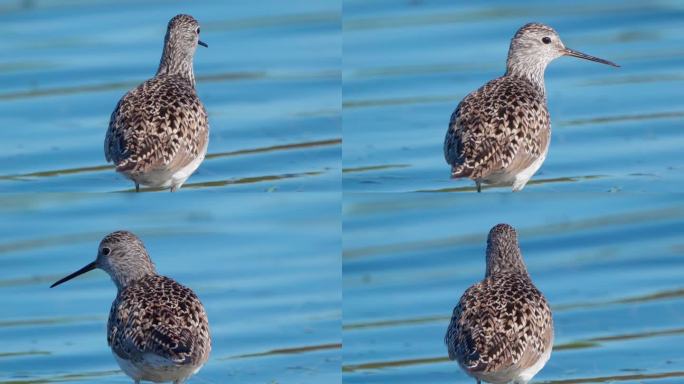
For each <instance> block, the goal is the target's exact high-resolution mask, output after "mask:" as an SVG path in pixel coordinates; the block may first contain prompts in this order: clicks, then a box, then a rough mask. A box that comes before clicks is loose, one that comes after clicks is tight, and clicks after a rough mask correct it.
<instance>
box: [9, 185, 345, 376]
mask: <svg viewBox="0 0 684 384" xmlns="http://www.w3.org/2000/svg"><path fill="white" fill-rule="evenodd" d="M129 196H131V195H71V194H70V195H62V194H49V195H42V194H33V195H28V196H27V197H2V196H0V215H2V217H3V220H0V308H2V311H1V315H0V340H2V343H1V345H0V383H47V382H70V383H71V382H87V383H93V382H101V383H113V382H116V383H127V382H130V380H129V379H128V378H127V377H126V376H125V375H124V374H123V373H121V372H120V371H119V370H118V366H117V364H116V362H115V360H114V358H113V356H112V354H111V352H110V350H109V347H108V346H107V339H106V323H107V316H108V315H109V308H110V306H111V302H112V300H113V299H114V297H115V296H116V288H115V286H114V284H113V283H112V282H111V280H110V279H109V277H108V276H107V275H106V274H105V273H104V272H100V271H95V272H90V273H88V274H86V275H83V276H81V277H79V278H77V279H74V280H72V281H69V282H68V283H65V284H63V285H61V286H59V287H56V288H53V289H50V288H49V286H50V284H51V283H53V282H54V281H56V280H57V279H58V278H60V277H62V276H65V275H66V274H68V273H71V272H73V271H75V270H76V269H78V268H80V267H81V266H83V265H85V264H87V263H88V262H90V261H92V260H94V258H95V256H96V254H97V246H98V243H99V241H100V240H101V238H102V237H103V236H104V235H106V234H107V233H109V232H111V231H113V230H117V229H128V230H131V231H132V232H134V233H136V234H137V235H139V236H140V238H141V239H142V240H143V241H144V242H145V244H146V246H147V248H148V251H149V252H150V256H151V257H152V260H153V261H154V262H155V264H156V266H157V270H158V272H159V273H161V274H163V275H166V276H170V277H172V278H174V279H176V280H178V281H179V282H180V283H182V284H184V285H186V286H188V287H190V288H192V289H193V290H194V291H195V292H196V293H197V295H198V296H199V297H200V299H201V300H202V302H203V303H204V306H205V308H206V311H207V313H208V316H209V323H210V328H211V333H212V337H213V351H212V354H211V357H210V360H209V362H208V363H207V364H206V365H205V367H204V368H203V369H202V371H201V372H200V373H199V375H198V376H197V377H196V378H195V379H193V380H192V382H195V383H229V382H231V383H335V382H339V375H340V373H339V372H340V365H341V359H340V319H341V309H340V308H341V293H340V290H341V283H340V279H341V274H340V259H339V254H340V247H341V244H340V236H339V228H340V224H339V221H340V218H339V214H340V213H339V212H340V205H339V195H338V194H332V193H328V194H302V195H299V194H286V195H262V194H240V195H239V196H240V197H241V198H240V199H235V198H234V196H235V195H234V194H220V195H217V194H209V193H205V192H200V193H199V194H195V195H194V198H193V199H189V198H183V197H182V195H173V194H170V193H169V194H161V195H160V194H156V195H152V194H141V195H133V196H132V197H129ZM179 196H180V198H179Z"/></svg>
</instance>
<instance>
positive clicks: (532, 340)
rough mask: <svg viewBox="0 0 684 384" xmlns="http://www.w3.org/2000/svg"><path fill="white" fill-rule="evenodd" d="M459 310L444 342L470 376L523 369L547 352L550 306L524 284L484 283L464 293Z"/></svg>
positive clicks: (518, 280)
mask: <svg viewBox="0 0 684 384" xmlns="http://www.w3.org/2000/svg"><path fill="white" fill-rule="evenodd" d="M457 309H458V311H457V310H454V317H452V320H451V322H452V325H451V326H450V327H449V329H450V331H449V332H447V337H446V340H447V344H448V345H449V357H450V358H451V359H452V360H458V361H459V363H461V365H462V366H464V367H466V368H467V369H469V370H470V371H473V372H477V371H485V372H506V371H509V370H511V369H515V368H516V367H520V368H527V367H529V366H531V365H533V364H534V363H536V362H537V360H539V358H540V357H541V356H542V355H543V354H544V352H545V351H546V350H547V348H550V347H551V346H550V343H551V342H552V339H553V321H552V319H551V312H550V309H549V307H548V304H547V302H546V300H545V299H544V297H543V295H542V294H541V293H540V292H539V291H538V290H537V289H536V288H534V286H533V285H529V282H525V281H523V280H522V278H519V277H515V276H512V277H511V278H508V279H497V280H493V279H485V280H484V281H483V282H481V283H479V284H476V285H474V286H472V287H471V288H469V289H468V290H467V291H466V292H465V293H464V295H463V296H462V297H461V300H460V302H459V305H458V307H457ZM452 329H453V330H452ZM450 332H451V335H450ZM549 332H550V334H549ZM549 336H550V339H549V338H548V337H549Z"/></svg>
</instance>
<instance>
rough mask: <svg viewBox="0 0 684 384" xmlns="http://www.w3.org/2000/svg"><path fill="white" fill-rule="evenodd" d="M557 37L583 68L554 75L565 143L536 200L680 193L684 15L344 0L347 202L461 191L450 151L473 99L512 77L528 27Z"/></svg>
mask: <svg viewBox="0 0 684 384" xmlns="http://www.w3.org/2000/svg"><path fill="white" fill-rule="evenodd" d="M529 21H539V22H544V23H547V24H549V25H551V26H553V27H554V28H555V29H556V30H557V31H558V32H559V34H560V36H561V38H562V39H563V41H564V42H565V44H566V45H567V46H568V47H571V48H574V49H577V50H580V51H583V52H586V53H589V54H592V55H595V56H599V57H602V58H606V59H608V60H613V61H615V62H617V63H618V64H621V65H622V67H621V68H613V67H609V66H605V65H601V64H597V63H593V62H588V61H584V60H579V59H572V58H560V59H558V60H556V61H554V62H553V63H552V64H551V65H550V66H549V68H548V69H547V71H546V89H547V97H548V102H549V110H550V113H551V118H552V126H553V135H552V140H551V147H550V149H549V155H548V157H547V159H546V162H545V163H544V165H543V166H542V168H541V169H540V172H538V174H537V175H536V176H535V177H534V178H533V179H532V183H531V185H529V186H528V188H529V189H532V190H534V191H561V192H565V191H596V192H603V191H608V190H610V191H615V190H622V191H652V190H657V191H680V190H681V189H682V185H683V184H682V181H683V180H684V168H683V167H682V165H681V161H680V159H681V153H682V150H681V148H682V146H683V145H684V130H683V129H682V128H683V127H682V121H684V107H683V103H682V100H683V99H684V72H682V68H683V67H684V50H682V47H684V3H682V2H681V1H674V0H672V1H657V2H653V1H645V0H644V1H621V0H620V1H617V0H613V1H600V2H597V1H588V0H582V1H575V2H572V4H569V3H568V4H565V3H563V4H560V3H554V4H550V3H548V2H545V1H541V0H534V1H526V2H515V3H512V2H506V1H489V2H484V3H483V2H478V3H477V4H474V3H473V4H465V3H463V2H454V1H450V0H435V1H427V0H415V1H402V2H397V1H390V0H381V1H373V2H370V3H369V2H367V1H363V0H345V1H344V15H343V30H344V42H343V47H344V48H343V50H344V63H343V84H344V87H343V106H344V109H343V111H344V112H343V120H344V128H343V131H344V150H343V164H344V169H343V180H344V181H343V183H344V188H345V190H347V191H376V192H377V191H418V190H430V191H462V190H468V191H472V190H473V184H472V183H471V182H469V181H465V180H464V181H454V180H450V179H449V167H448V166H447V165H446V163H445V161H444V158H443V149H442V146H443V142H444V134H445V133H446V129H447V125H448V122H449V118H450V116H451V113H452V112H453V110H454V109H455V107H456V105H457V104H458V102H459V101H460V100H461V99H462V98H463V97H464V96H465V95H467V94H468V93H469V92H471V91H473V90H475V89H477V88H478V87H480V86H481V85H483V84H484V83H485V82H487V81H488V80H491V79H493V78H496V77H498V76H500V75H501V74H503V72H504V71H505V62H506V53H507V51H508V44H509V42H510V39H511V37H512V36H513V34H514V33H515V31H516V30H517V29H518V28H519V27H520V26H521V25H523V24H524V23H526V22H529Z"/></svg>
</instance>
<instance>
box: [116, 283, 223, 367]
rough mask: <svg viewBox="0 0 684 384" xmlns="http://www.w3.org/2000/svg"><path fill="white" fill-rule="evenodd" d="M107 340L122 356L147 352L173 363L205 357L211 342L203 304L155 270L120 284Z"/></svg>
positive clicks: (140, 356)
mask: <svg viewBox="0 0 684 384" xmlns="http://www.w3.org/2000/svg"><path fill="white" fill-rule="evenodd" d="M107 330H108V332H107V343H108V344H109V346H110V347H111V348H112V351H113V352H114V353H116V354H117V355H118V356H119V357H120V358H122V359H126V360H130V361H132V362H138V363H143V362H144V360H145V355H146V354H148V353H152V354H155V355H157V356H160V357H163V358H165V359H168V360H169V361H170V362H173V363H176V364H197V363H198V362H204V361H206V359H207V357H208V355H209V351H210V350H211V343H210V339H209V324H208V322H207V314H206V313H205V312H204V307H203V306H202V303H201V302H200V301H199V299H198V298H197V296H196V295H195V294H194V293H193V292H192V290H190V289H189V288H186V287H184V286H183V285H181V284H179V283H177V282H175V281H174V280H172V279H170V278H168V277H165V276H159V275H151V276H146V277H144V278H142V279H140V280H138V281H136V282H135V283H133V284H131V285H129V286H127V287H126V288H124V289H122V290H121V291H120V292H119V293H118V295H117V296H116V299H115V300H114V303H113V304H112V309H111V311H110V313H109V321H108V324H107Z"/></svg>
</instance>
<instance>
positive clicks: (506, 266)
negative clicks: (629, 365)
mask: <svg viewBox="0 0 684 384" xmlns="http://www.w3.org/2000/svg"><path fill="white" fill-rule="evenodd" d="M499 273H516V274H520V275H521V276H529V274H528V273H527V267H526V266H525V262H524V261H523V258H522V254H521V253H520V249H519V248H518V247H517V246H516V247H510V248H507V247H504V248H501V247H496V248H494V247H488V248H487V271H486V273H485V277H490V276H493V275H496V274H499Z"/></svg>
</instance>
